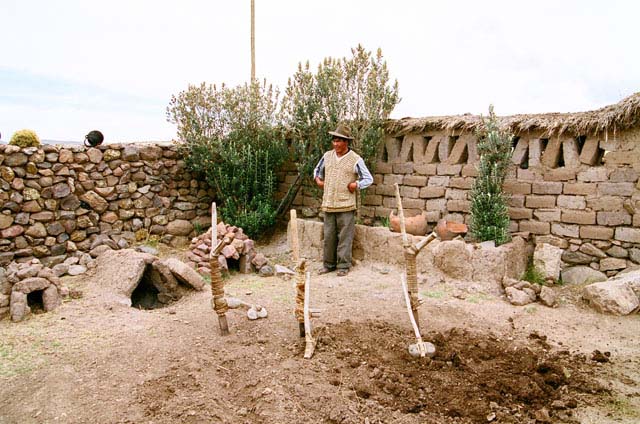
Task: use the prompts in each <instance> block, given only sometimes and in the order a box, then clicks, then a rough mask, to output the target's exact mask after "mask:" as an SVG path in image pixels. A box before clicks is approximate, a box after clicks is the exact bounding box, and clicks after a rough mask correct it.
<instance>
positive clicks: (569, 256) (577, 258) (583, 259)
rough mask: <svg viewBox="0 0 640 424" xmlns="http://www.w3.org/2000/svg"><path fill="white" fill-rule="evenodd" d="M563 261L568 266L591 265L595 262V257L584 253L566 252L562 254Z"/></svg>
mask: <svg viewBox="0 0 640 424" xmlns="http://www.w3.org/2000/svg"><path fill="white" fill-rule="evenodd" d="M561 258H562V260H563V261H564V262H566V263H568V264H590V263H591V262H593V261H594V259H595V258H594V257H593V256H589V255H587V254H586V253H582V252H571V251H569V250H566V251H565V252H563V253H562V256H561Z"/></svg>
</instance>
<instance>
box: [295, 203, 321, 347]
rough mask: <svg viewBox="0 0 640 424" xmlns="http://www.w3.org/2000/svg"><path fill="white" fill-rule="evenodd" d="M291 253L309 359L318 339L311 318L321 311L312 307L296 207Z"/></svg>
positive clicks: (298, 308) (302, 335)
mask: <svg viewBox="0 0 640 424" xmlns="http://www.w3.org/2000/svg"><path fill="white" fill-rule="evenodd" d="M290 213H291V217H290V218H291V219H290V225H291V253H292V255H293V262H294V263H295V264H296V309H295V316H296V319H297V320H298V329H299V332H300V337H304V339H305V348H304V357H305V359H309V358H311V357H312V356H313V352H314V351H315V349H316V343H317V340H316V339H315V338H314V337H313V328H312V325H311V318H316V317H319V316H320V311H318V310H314V309H311V307H310V306H309V304H310V298H311V273H310V272H309V271H307V262H306V260H305V259H304V258H301V257H300V243H299V240H298V217H297V214H296V211H295V209H291V212H290Z"/></svg>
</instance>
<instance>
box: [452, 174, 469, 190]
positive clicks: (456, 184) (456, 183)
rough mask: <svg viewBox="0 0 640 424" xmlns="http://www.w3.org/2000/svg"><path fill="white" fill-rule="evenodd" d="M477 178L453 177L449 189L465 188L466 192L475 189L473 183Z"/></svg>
mask: <svg viewBox="0 0 640 424" xmlns="http://www.w3.org/2000/svg"><path fill="white" fill-rule="evenodd" d="M474 181H475V178H469V177H453V178H451V180H450V181H449V187H451V188H463V189H465V190H469V189H471V187H473V182H474Z"/></svg>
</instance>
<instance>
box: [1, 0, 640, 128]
mask: <svg viewBox="0 0 640 424" xmlns="http://www.w3.org/2000/svg"><path fill="white" fill-rule="evenodd" d="M255 2H256V31H257V34H256V49H257V54H256V62H257V64H256V66H257V75H258V76H259V77H260V78H267V80H268V81H270V82H272V83H274V84H276V85H278V86H279V87H280V88H281V89H282V90H283V89H284V87H285V85H286V81H287V78H288V77H289V76H290V75H292V74H293V73H294V72H295V70H296V67H297V63H298V62H300V61H303V62H304V61H306V60H309V61H310V62H311V63H312V65H314V66H315V65H316V64H317V63H318V62H319V61H320V60H321V59H322V58H324V57H327V56H334V57H341V56H346V55H348V54H349V48H351V47H354V46H355V45H357V44H358V43H362V44H363V45H364V46H365V47H366V48H368V49H370V50H375V49H376V48H377V47H381V48H382V50H383V53H384V54H385V57H386V59H387V61H388V64H389V69H390V71H391V74H392V76H393V77H395V78H397V79H398V81H399V84H400V94H401V97H402V98H403V100H402V103H401V104H400V105H399V106H398V107H397V108H396V111H395V112H394V116H395V117H402V116H427V115H445V114H459V113H465V112H471V113H486V110H487V106H488V105H489V103H493V104H495V106H496V110H497V112H498V114H513V113H540V112H551V111H559V112H567V111H578V110H587V109H594V108H598V107H601V106H604V105H606V104H609V103H613V102H616V101H618V100H620V99H621V98H622V97H624V96H627V95H630V94H632V93H633V92H636V91H638V90H640V88H639V87H640V56H638V55H637V54H635V50H636V49H637V48H636V44H637V40H638V39H640V27H639V26H638V25H637V22H636V21H637V16H640V6H638V5H637V3H636V2H629V1H621V0H620V1H616V0H612V1H607V2H606V3H605V2H600V1H595V0H593V1H591V0H584V1H575V0H571V1H562V2H560V1H549V0H539V1H536V2H533V1H527V2H525V1H519V2H513V1H498V0H496V1H485V2H475V1H462V0H460V1H457V2H435V1H398V2H395V3H391V2H389V1H381V0H369V1H365V0H352V1H344V0H342V1H337V0H325V1H323V2H306V1H294V0H288V1H285V0H271V1H264V0H255ZM249 4H250V2H249V0H239V1H234V2H229V1H205V0H202V1H196V0H186V1H181V2H175V1H166V0H162V1H159V0H157V1H147V0H127V1H125V0H112V1H109V2H94V1H81V0H73V1H72V0H60V1H57V2H49V1H45V0H42V1H37V0H5V1H3V2H2V3H0V16H3V26H2V29H3V37H2V38H0V52H1V54H2V58H3V61H2V63H3V66H2V67H3V68H4V69H5V70H7V69H8V70H11V71H12V72H14V71H20V72H25V73H26V74H27V75H36V76H38V77H41V78H43V79H46V80H58V81H63V82H64V81H66V82H68V84H69V86H70V90H71V91H72V92H71V93H69V97H67V98H60V97H59V98H56V99H54V98H52V97H51V95H50V93H47V92H46V91H47V90H46V87H45V88H42V90H43V92H42V93H41V95H40V97H39V98H40V99H41V101H39V102H36V103H35V104H34V103H33V102H32V103H30V104H29V105H26V104H25V103H24V102H18V103H15V102H13V100H12V99H13V98H12V99H10V100H3V99H2V98H1V96H0V114H1V115H0V131H2V132H3V139H7V138H8V136H9V135H8V134H7V133H8V132H9V131H10V130H16V129H19V127H30V128H34V127H37V128H39V131H38V132H39V134H40V135H41V136H42V137H43V138H70V139H76V138H77V135H76V134H84V133H86V127H91V128H93V127H99V128H100V129H102V130H104V132H105V134H106V135H107V136H109V135H111V138H115V139H121V140H125V139H158V138H162V139H169V138H171V137H172V136H173V135H174V133H175V131H174V129H173V127H172V126H171V125H169V124H168V123H166V121H165V114H164V109H165V107H166V106H167V104H168V101H169V98H170V96H171V95H172V94H175V93H177V92H179V91H180V90H183V89H185V88H186V87H187V85H188V84H189V83H199V82H201V81H207V82H212V83H221V82H225V83H227V84H229V85H236V84H239V83H242V82H244V81H246V80H248V78H249V72H250V50H249V48H250V38H249V35H250V19H249V10H250V8H249ZM8 34H14V35H16V36H11V37H9V36H8ZM78 85H79V86H81V87H82V89H79V90H78V89H77V88H76V87H77V86H78ZM0 87H1V85H0ZM30 98H31V97H30ZM94 123H95V124H94Z"/></svg>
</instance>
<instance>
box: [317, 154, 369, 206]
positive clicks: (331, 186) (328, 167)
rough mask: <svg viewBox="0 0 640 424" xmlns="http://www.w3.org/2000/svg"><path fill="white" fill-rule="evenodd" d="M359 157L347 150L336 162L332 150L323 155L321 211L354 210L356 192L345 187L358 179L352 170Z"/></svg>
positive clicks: (336, 158)
mask: <svg viewBox="0 0 640 424" xmlns="http://www.w3.org/2000/svg"><path fill="white" fill-rule="evenodd" d="M359 159H360V156H358V154H357V153H356V152H354V151H353V150H349V152H347V153H346V154H345V155H344V156H342V157H341V158H340V160H338V157H337V156H336V154H335V153H334V151H333V150H330V151H328V152H327V153H325V154H324V193H323V194H322V210H323V211H325V212H346V211H353V210H355V209H356V192H353V193H351V192H349V188H348V187H347V185H348V184H349V183H352V182H354V181H356V180H357V179H358V175H357V174H356V173H355V171H354V169H355V166H356V163H357V162H358V160H359Z"/></svg>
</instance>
